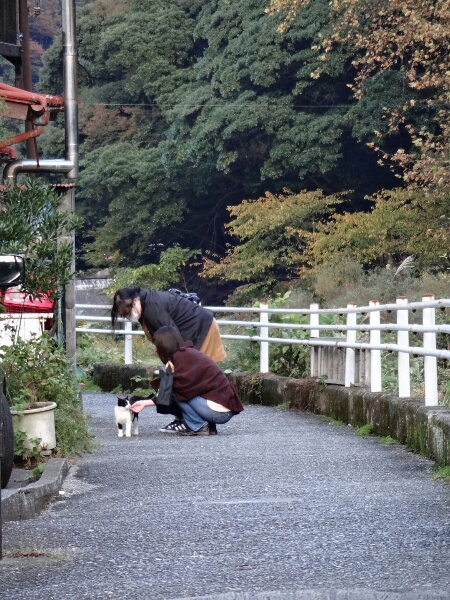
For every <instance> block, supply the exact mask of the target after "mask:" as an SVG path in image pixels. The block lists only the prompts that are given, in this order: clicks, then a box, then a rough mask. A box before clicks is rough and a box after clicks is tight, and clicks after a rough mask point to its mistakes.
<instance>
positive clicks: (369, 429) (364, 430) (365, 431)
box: [355, 423, 373, 436]
mask: <svg viewBox="0 0 450 600" xmlns="http://www.w3.org/2000/svg"><path fill="white" fill-rule="evenodd" d="M355 433H356V435H361V436H364V435H373V425H371V424H370V423H367V424H366V425H363V426H362V427H358V429H355Z"/></svg>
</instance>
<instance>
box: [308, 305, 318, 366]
mask: <svg viewBox="0 0 450 600" xmlns="http://www.w3.org/2000/svg"><path fill="white" fill-rule="evenodd" d="M309 308H310V309H311V310H318V309H319V305H318V304H310V305H309ZM309 324H310V325H311V326H315V325H318V324H319V313H310V314H309ZM309 337H310V339H311V338H318V337H319V330H318V329H311V330H310V333H309ZM309 354H310V363H311V377H318V375H319V360H318V359H319V347H318V346H311V349H310V353H309Z"/></svg>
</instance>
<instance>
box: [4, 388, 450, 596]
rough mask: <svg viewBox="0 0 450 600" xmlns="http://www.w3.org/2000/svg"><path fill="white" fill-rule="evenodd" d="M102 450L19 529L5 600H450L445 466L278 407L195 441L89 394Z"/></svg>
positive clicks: (12, 542) (251, 413)
mask: <svg viewBox="0 0 450 600" xmlns="http://www.w3.org/2000/svg"><path fill="white" fill-rule="evenodd" d="M84 403H85V407H86V410H87V411H88V412H89V413H90V414H91V415H92V429H93V432H94V433H95V435H96V436H97V439H98V441H99V442H100V443H101V447H99V448H98V449H97V450H95V451H94V452H93V453H92V454H90V455H86V456H85V457H83V458H82V459H80V460H79V461H78V462H77V465H76V466H75V467H74V468H73V469H72V471H71V474H70V475H69V477H68V478H67V480H66V481H65V484H64V492H65V494H64V495H63V496H61V500H59V501H57V502H55V503H53V504H52V505H51V506H50V507H49V508H48V509H47V510H46V511H45V512H44V513H43V514H41V516H39V517H38V518H36V519H34V520H31V521H22V522H16V523H6V524H5V525H4V528H3V537H4V548H5V549H11V548H22V550H23V549H26V548H37V549H42V550H45V551H47V554H48V555H47V556H44V557H41V558H28V559H23V558H21V559H13V558H8V559H6V560H4V561H2V563H0V565H1V566H0V583H1V585H0V598H1V599H2V600H3V599H5V600H6V599H8V600H16V599H17V600H34V599H36V600H37V599H39V600H65V599H81V598H89V599H104V598H117V599H118V598H120V599H135V598H139V599H141V598H143V599H145V598H155V599H164V600H165V599H170V600H172V599H181V598H183V599H186V598H197V599H198V598H208V599H209V598H214V599H216V600H219V599H220V600H244V599H245V600H249V599H261V600H262V599H264V600H294V599H295V600H297V599H299V600H300V599H302V600H306V599H308V600H382V599H383V600H399V599H402V600H419V599H420V600H425V599H433V600H437V599H439V600H444V599H445V600H450V569H449V566H450V505H449V502H450V487H449V486H445V485H444V484H443V483H442V482H440V481H435V480H432V478H431V475H432V472H433V464H432V463H431V462H430V461H428V460H427V459H424V458H422V457H419V456H416V455H414V454H412V453H409V452H407V451H406V450H405V449H403V448H401V447H397V446H385V445H383V444H381V443H379V442H378V441H377V440H375V439H367V438H366V439H364V438H360V437H357V436H355V435H354V433H353V431H352V430H351V428H349V427H346V426H340V427H339V426H336V425H333V424H331V423H330V422H329V420H327V419H323V418H321V417H317V416H314V415H310V414H305V413H303V414H295V413H292V412H286V411H282V410H277V409H271V408H264V407H247V408H246V410H245V411H244V413H243V414H242V415H240V416H238V417H236V418H235V419H232V420H231V421H230V423H229V424H227V425H225V426H222V427H220V428H219V435H218V436H215V437H206V438H195V437H194V438H183V437H178V436H172V435H167V434H160V433H158V428H159V427H160V426H162V425H164V424H165V423H166V421H167V418H164V417H162V416H158V415H156V414H155V413H154V412H153V409H147V410H146V411H145V412H144V413H142V415H141V419H140V435H139V437H137V438H131V439H126V438H123V439H119V438H117V437H116V433H115V425H114V418H113V406H114V404H115V398H114V397H113V396H111V395H109V394H85V396H84Z"/></svg>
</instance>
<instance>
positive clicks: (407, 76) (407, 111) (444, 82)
mask: <svg viewBox="0 0 450 600" xmlns="http://www.w3.org/2000/svg"><path fill="white" fill-rule="evenodd" d="M309 5H310V0H272V2H271V8H270V11H272V12H274V11H275V12H278V11H280V10H281V11H282V12H283V14H284V15H285V16H286V19H285V21H284V22H283V24H282V26H281V28H280V30H281V31H284V30H285V29H286V28H289V27H290V26H293V24H294V20H293V19H294V16H295V15H297V14H301V12H303V11H305V10H309ZM330 21H331V23H332V26H331V29H330V32H329V35H327V36H325V37H324V38H323V40H322V41H321V43H320V44H319V46H318V47H319V48H320V50H321V52H322V59H323V62H324V64H326V63H327V61H328V60H330V59H331V57H332V56H333V53H334V52H338V53H340V52H341V48H342V46H348V45H349V44H350V45H351V46H352V47H353V48H354V49H355V51H356V54H355V57H354V59H353V62H352V64H353V66H354V68H355V69H356V76H355V79H354V83H353V84H352V86H351V87H352V90H353V92H354V95H355V98H356V99H358V100H360V101H361V100H363V99H364V98H365V97H366V96H367V95H368V94H369V95H370V89H371V81H373V80H375V81H376V80H377V79H379V78H380V77H382V76H383V75H384V74H386V73H388V72H390V73H392V72H394V73H396V74H397V76H398V78H399V79H400V80H401V81H402V83H403V91H402V93H401V94H399V95H398V100H397V102H396V104H395V105H394V106H384V107H383V111H384V117H385V121H386V123H387V127H385V129H386V130H387V133H389V134H391V133H392V132H397V131H404V132H405V133H407V136H405V139H403V143H400V144H399V145H398V146H397V148H396V149H395V151H394V152H392V153H391V152H388V153H386V152H384V154H383V153H382V152H381V149H382V146H381V144H380V143H376V142H381V141H382V138H383V132H381V131H379V130H377V129H375V130H374V131H373V133H374V134H375V136H376V137H377V138H378V140H375V141H369V142H368V143H369V144H370V146H371V147H374V148H375V149H376V150H377V151H379V152H381V154H382V157H381V158H380V160H381V161H383V160H387V159H390V160H391V161H392V162H393V163H394V165H399V166H400V167H401V168H402V170H403V174H404V179H405V180H406V181H407V182H415V183H418V184H420V185H427V186H434V185H446V184H448V183H449V181H450V176H449V169H448V165H449V153H448V147H449V142H450V117H449V112H448V102H449V97H450V57H449V54H448V31H449V26H450V4H449V3H448V2H447V1H446V0H376V1H374V0H333V2H332V3H330ZM322 72H323V71H322V69H320V70H319V71H317V72H316V73H315V76H317V77H320V76H321V74H322Z"/></svg>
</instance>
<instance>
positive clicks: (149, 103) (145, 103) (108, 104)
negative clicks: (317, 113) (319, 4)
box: [81, 101, 352, 109]
mask: <svg viewBox="0 0 450 600" xmlns="http://www.w3.org/2000/svg"><path fill="white" fill-rule="evenodd" d="M81 103H82V104H83V105H84V106H155V107H158V108H159V107H160V105H159V104H157V103H152V102H137V103H131V102H83V101H81ZM273 104H277V102H275V101H274V102H273ZM226 105H230V106H231V105H234V106H253V107H261V108H263V107H264V105H256V104H255V103H254V102H220V103H219V102H218V103H217V104H212V103H210V102H208V103H205V104H181V103H180V104H173V105H172V106H171V108H175V107H185V108H201V107H204V106H226ZM351 106H352V105H351V104H322V105H317V104H315V105H309V104H290V105H289V108H319V109H320V108H350V107H351ZM165 108H167V107H165Z"/></svg>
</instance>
